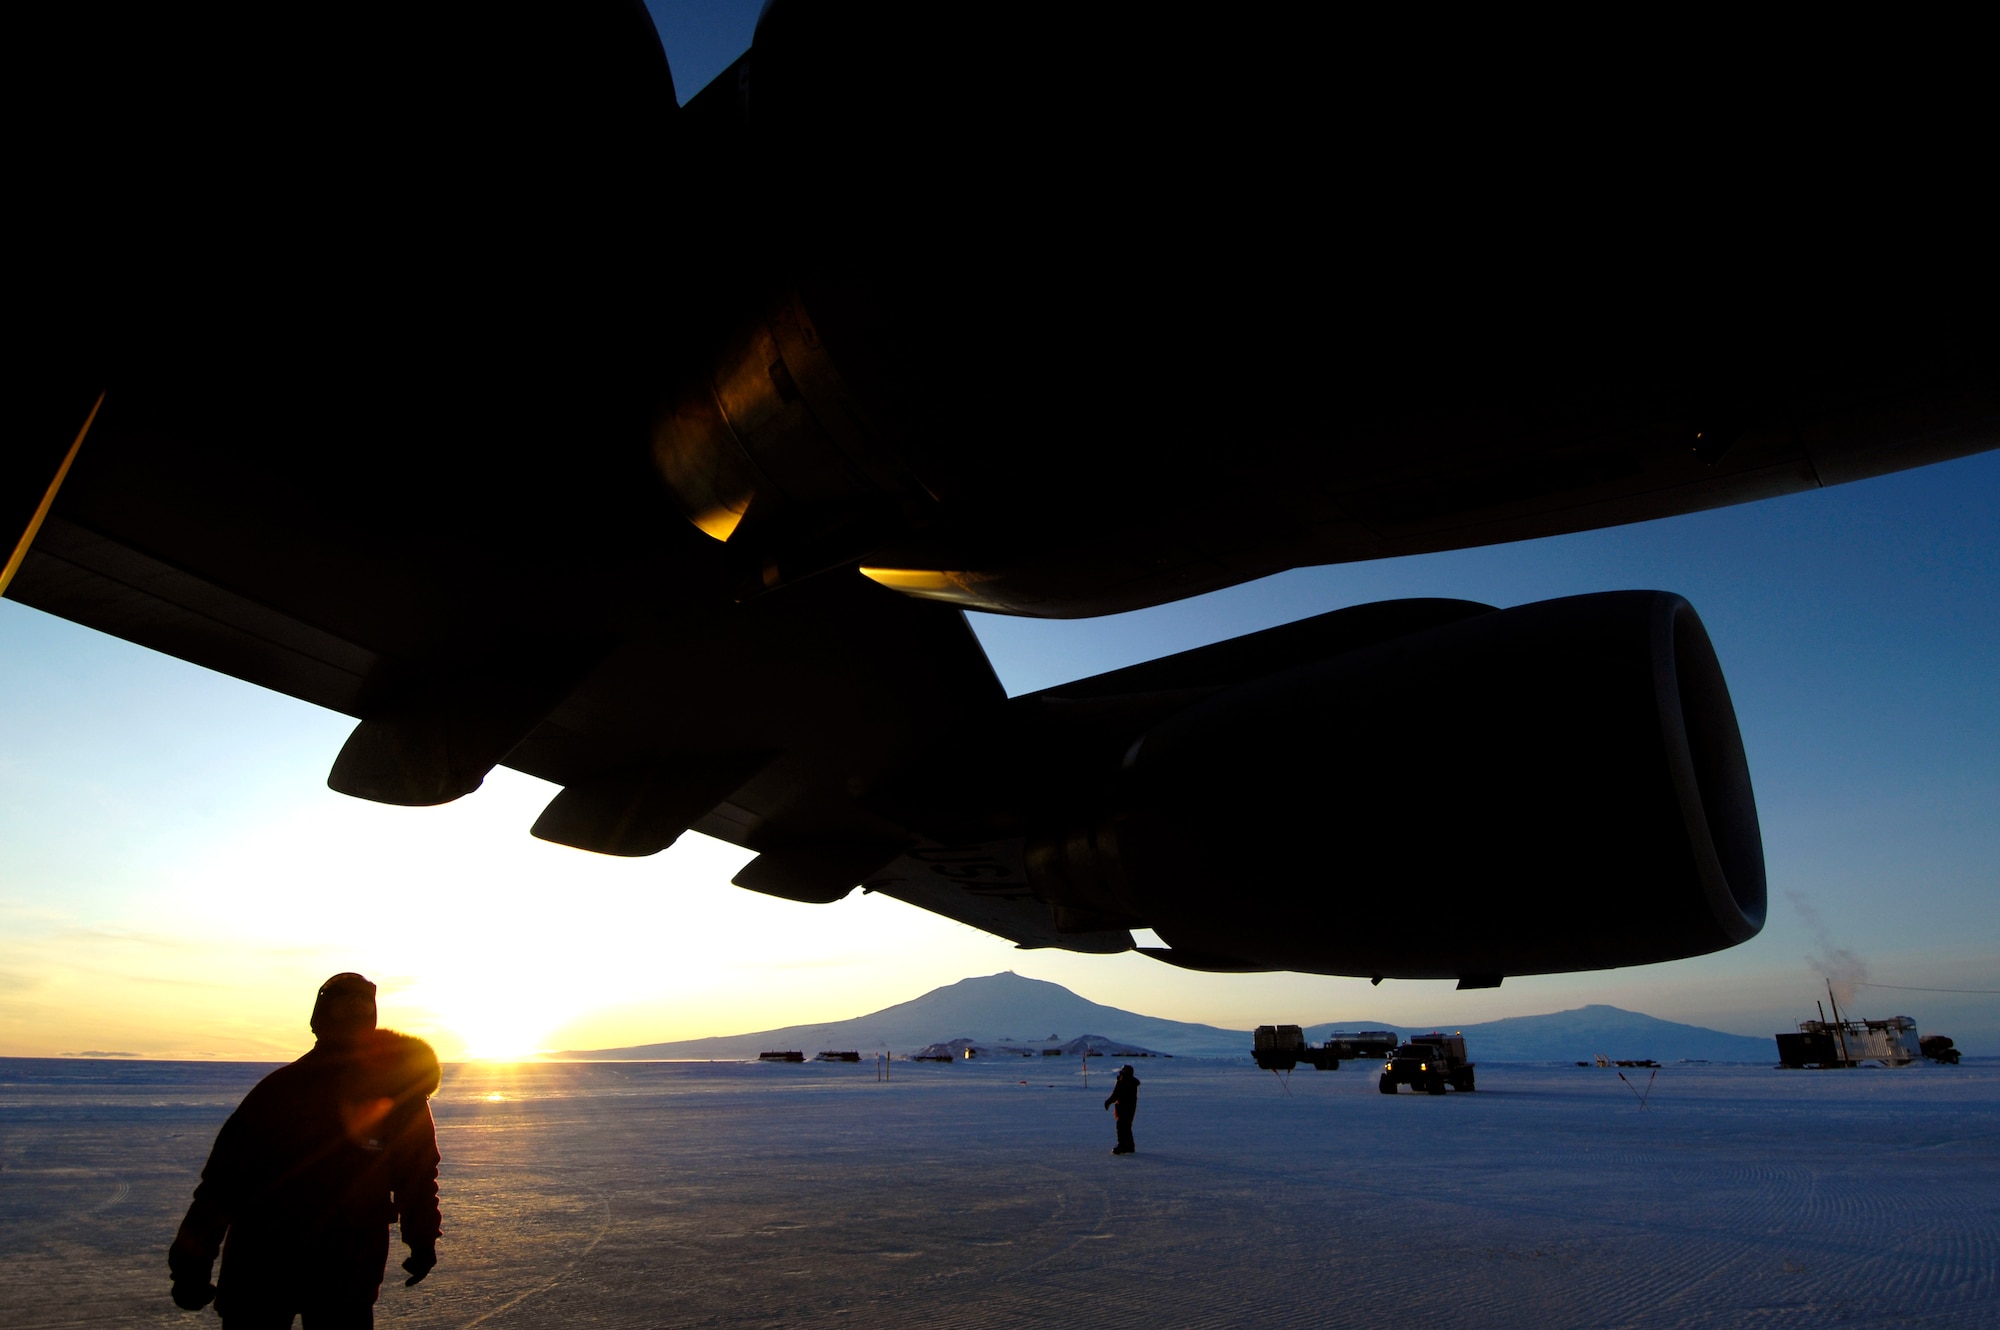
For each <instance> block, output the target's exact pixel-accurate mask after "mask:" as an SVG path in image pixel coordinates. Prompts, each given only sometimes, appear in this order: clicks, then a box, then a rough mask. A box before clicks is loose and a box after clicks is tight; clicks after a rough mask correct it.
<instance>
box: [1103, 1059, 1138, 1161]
mask: <svg viewBox="0 0 2000 1330" xmlns="http://www.w3.org/2000/svg"><path fill="white" fill-rule="evenodd" d="M1113 1105H1116V1106H1117V1112H1116V1116H1117V1118H1118V1144H1117V1145H1114V1146H1113V1147H1111V1153H1112V1154H1115V1155H1129V1154H1131V1153H1133V1152H1134V1151H1135V1150H1137V1149H1138V1148H1139V1147H1138V1146H1136V1145H1134V1144H1132V1115H1133V1114H1134V1113H1136V1112H1138V1111H1139V1078H1138V1077H1137V1076H1134V1075H1133V1074H1132V1064H1131V1063H1129V1062H1128V1063H1126V1064H1125V1065H1124V1066H1122V1067H1120V1068H1119V1069H1118V1079H1117V1081H1116V1082H1114V1083H1113V1084H1112V1086H1111V1094H1110V1096H1109V1097H1108V1098H1106V1099H1105V1101H1104V1106H1105V1107H1106V1108H1111V1107H1112V1106H1113Z"/></svg>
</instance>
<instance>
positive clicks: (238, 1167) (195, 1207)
mask: <svg viewBox="0 0 2000 1330" xmlns="http://www.w3.org/2000/svg"><path fill="white" fill-rule="evenodd" d="M242 1116H243V1111H242V1109H241V1108H239V1109H238V1110H237V1111H236V1112H234V1113H231V1114H230V1115H229V1119H228V1121H226V1122H224V1123H223V1124H222V1130H221V1131H220V1132H218V1133H217V1134H216V1137H215V1147H214V1148H213V1149H211V1150H210V1151H209V1152H208V1162H207V1163H206V1164H204V1165H203V1166H202V1170H201V1182H200V1184H199V1185H198V1186H196V1187H195V1189H194V1202H193V1204H191V1205H189V1206H188V1212H187V1215H186V1217H184V1218H183V1219H182V1220H181V1226H180V1230H179V1231H178V1232H177V1233H175V1234H174V1243H173V1246H172V1247H170V1248H168V1250H167V1265H168V1267H169V1268H170V1269H172V1271H173V1272H174V1276H175V1277H176V1278H180V1277H182V1276H183V1275H184V1274H185V1275H188V1276H193V1275H200V1276H202V1277H204V1278H205V1277H206V1276H207V1273H208V1271H209V1269H210V1268H211V1267H212V1266H213V1265H214V1264H215V1258H216V1255H217V1253H219V1252H220V1251H221V1250H222V1237H223V1234H225V1233H227V1232H228V1231H229V1224H230V1221H231V1220H233V1219H234V1218H235V1217H236V1211H237V1207H238V1205H239V1203H240V1199H241V1195H242V1190H243V1171H244V1168H245V1167H246V1165H247V1163H248V1161H247V1160H246V1159H245V1158H244V1157H243V1154H244V1151H245V1149H247V1148H248V1147H247V1146H246V1144H245V1142H244V1128H243V1125H242Z"/></svg>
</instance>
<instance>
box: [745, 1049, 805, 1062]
mask: <svg viewBox="0 0 2000 1330" xmlns="http://www.w3.org/2000/svg"><path fill="white" fill-rule="evenodd" d="M757 1060H758V1061H759V1062H804V1061H805V1060H806V1055H805V1053H804V1052H802V1051H801V1050H799V1049H796V1048H795V1049H792V1050H791V1051H790V1052H786V1053H776V1052H771V1053H759V1054H758V1055H757Z"/></svg>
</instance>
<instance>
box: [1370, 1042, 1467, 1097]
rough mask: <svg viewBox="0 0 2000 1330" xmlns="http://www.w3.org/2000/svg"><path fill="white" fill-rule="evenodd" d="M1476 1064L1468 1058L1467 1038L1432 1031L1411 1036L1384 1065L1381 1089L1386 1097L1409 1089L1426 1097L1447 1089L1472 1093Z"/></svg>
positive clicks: (1441, 1092) (1380, 1083)
mask: <svg viewBox="0 0 2000 1330" xmlns="http://www.w3.org/2000/svg"><path fill="white" fill-rule="evenodd" d="M1472 1070H1473V1064H1472V1063H1471V1062H1470V1061H1468V1060H1467V1059H1466V1056H1465V1036H1464V1035H1463V1034H1445V1033H1444V1032H1442V1031H1440V1030H1433V1031H1431V1032H1430V1033H1429V1034H1419V1035H1412V1036H1411V1037H1410V1041H1409V1042H1408V1043H1406V1044H1404V1045H1403V1046H1402V1047H1400V1048H1398V1049H1397V1050H1396V1051H1395V1052H1394V1053H1392V1054H1391V1055H1390V1056H1389V1060H1388V1061H1387V1062H1386V1063H1384V1064H1383V1065H1382V1079H1381V1081H1380V1082H1379V1088H1380V1089H1381V1091H1382V1093H1383V1094H1394V1093H1396V1087H1397V1086H1399V1085H1407V1086H1409V1087H1410V1088H1411V1089H1413V1090H1422V1091H1424V1092H1425V1093H1427V1094H1443V1093H1444V1092H1445V1087H1446V1086H1450V1087H1451V1088H1452V1089H1454V1090H1465V1091H1468V1092H1469V1091H1471V1090H1472V1089H1473V1078H1472Z"/></svg>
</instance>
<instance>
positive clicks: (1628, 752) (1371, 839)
mask: <svg viewBox="0 0 2000 1330" xmlns="http://www.w3.org/2000/svg"><path fill="white" fill-rule="evenodd" d="M1106 789H1107V793H1108V797H1107V798H1105V800H1104V801H1103V803H1102V804H1101V805H1100V806H1099V807H1098V808H1096V809H1095V810H1094V811H1092V810H1085V809H1078V810H1076V812H1075V814H1074V815H1072V816H1068V817H1061V818H1057V819H1055V820H1054V821H1053V822H1051V823H1050V824H1047V825H1044V826H1043V827H1042V828H1041V829H1040V830H1039V831H1034V832H1031V834H1030V835H1029V837H1028V844H1027V862H1028V870H1029V874H1030V878H1031V882H1032V885H1033V887H1034V889H1035V891H1036V893H1037V895H1039V896H1041V897H1042V898H1043V899H1044V900H1046V901H1048V902H1049V903H1050V904H1051V905H1052V906H1055V907H1056V908H1057V910H1058V917H1059V918H1060V917H1062V915H1063V912H1064V911H1068V912H1070V913H1071V914H1072V915H1074V916H1075V917H1076V918H1077V919H1078V920H1079V921H1087V920H1089V919H1091V918H1093V917H1094V918H1097V919H1110V920H1125V921H1130V922H1132V923H1143V924H1146V925H1150V926H1151V927H1152V928H1153V929H1154V930H1155V931H1156V932H1158V933H1159V935H1160V936H1161V937H1162V938H1163V939H1164V940H1165V941H1167V942H1168V944H1169V945H1170V946H1171V947H1172V948H1173V949H1174V953H1175V954H1173V955H1168V956H1166V957H1164V958H1165V959H1178V960H1179V961H1180V962H1181V963H1185V964H1189V965H1192V966H1194V967H1196V968H1222V969H1228V968H1243V969H1251V968H1255V969H1287V970H1299V971H1308V972H1317V973H1326V974H1351V975H1369V976H1393V977H1399V978H1412V979H1416V978H1453V977H1456V978H1458V979H1460V980H1461V981H1462V982H1463V983H1465V984H1468V985H1477V984H1484V983H1493V982H1497V981H1498V980H1499V979H1500V978H1501V977H1502V976H1505V975H1519V974H1538V973H1552V972H1561V971H1570V970H1588V969H1605V968H1610V967H1613V966H1622V965H1642V964H1647V963H1651V962H1656V961H1665V960H1673V959H1677V958H1680V957H1684V956H1694V955H1700V954H1702V953H1705V952H1711V951H1717V950H1720V949H1722V948H1724V947H1728V946H1732V945H1734V944H1736V943H1738V942H1742V941H1745V940H1746V939H1748V938H1750V937H1752V936H1754V935H1755V934H1756V933H1757V932H1758V930H1759V929H1760V928H1762V927H1763V923H1764V912H1765V880H1764V860H1763V846H1762V841H1761V838H1760V835H1759V832H1758V825H1757V811H1756V804H1755V800H1754V797H1753V795H1752V791H1751V785H1750V773H1749V768H1748V765H1747V763H1746V761H1745V759H1744V753H1743V744H1742V739H1741V737H1740V735H1739V733H1738V731H1737V726H1736V717H1735V712H1734V709H1733V708H1732V707H1731V705H1730V700H1729V691H1728V688H1727V686H1726V685H1725V683H1724V682H1723V678H1722V671H1721V668H1720V666H1719V665H1718V664H1717V662H1716V658H1715V651H1714V648H1713V647H1712V646H1711V645H1710V643H1709V639H1708V634H1707V633H1706V632H1705V631H1704V630H1703V628H1702V625H1701V621H1700V619H1699V618H1698V617H1697V616H1696V614H1695V612H1694V610H1693V608H1692V607H1691V606H1690V605H1689V604H1688V603H1687V602H1686V601H1685V600H1683V599H1681V598H1680V597H1679V596H1676V595H1672V594H1670V593H1667V592H1657V591H1631V592H1613V593H1607V594H1602V595H1591V596H1576V597H1570V598H1567V599H1562V600H1552V601H1544V602H1541V603H1539V604H1533V605H1524V606H1520V607H1517V608H1515V609H1510V610H1498V611H1493V612H1491V613H1485V614H1475V615H1472V616H1471V617H1467V618H1461V619H1459V620H1458V621H1457V622H1452V623H1447V624H1445V625H1443V626H1440V627H1435V628H1430V629H1428V630H1425V631H1420V632H1417V633H1414V634H1412V635H1408V636H1402V637H1397V638H1394V639H1392V640H1388V641H1384V642H1380V643H1378V644H1376V645H1373V646H1368V647H1364V648H1362V649H1359V650H1354V651H1350V652H1346V653H1344V654H1341V655H1337V656H1333V657H1331V658H1328V659H1322V660H1319V661H1317V662H1315V663H1312V664H1307V665H1303V666H1297V667H1294V668H1290V669H1284V670H1281V671H1279V672H1277V673H1272V674H1269V675H1266V676H1265V677H1262V678H1257V679H1255V680H1253V681H1251V682H1246V683H1240V684H1237V685H1236V686H1234V687H1230V688H1226V689H1222V690H1220V691H1217V692H1214V693H1212V694H1210V695H1209V696H1207V697H1206V698H1204V699H1203V700H1200V701H1197V702H1195V703H1193V704H1192V705H1189V706H1187V707H1185V708H1183V709H1180V710H1178V711H1176V712H1175V713H1174V714H1172V715H1170V716H1169V717H1167V718H1166V719H1164V720H1162V721H1160V722H1158V723H1157V724H1154V725H1152V726H1151V728H1149V729H1147V730H1146V731H1145V732H1144V734H1143V735H1142V736H1141V737H1139V738H1138V740H1137V741H1136V742H1135V743H1133V744H1131V745H1130V747H1129V748H1128V749H1126V751H1125V755H1124V759H1123V763H1122V769H1121V770H1120V771H1119V772H1118V773H1117V775H1116V777H1115V778H1114V779H1113V780H1112V781H1111V782H1110V783H1109V785H1108V786H1107V787H1106Z"/></svg>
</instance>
